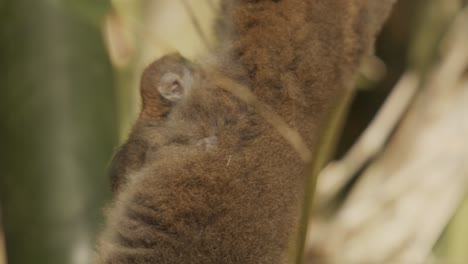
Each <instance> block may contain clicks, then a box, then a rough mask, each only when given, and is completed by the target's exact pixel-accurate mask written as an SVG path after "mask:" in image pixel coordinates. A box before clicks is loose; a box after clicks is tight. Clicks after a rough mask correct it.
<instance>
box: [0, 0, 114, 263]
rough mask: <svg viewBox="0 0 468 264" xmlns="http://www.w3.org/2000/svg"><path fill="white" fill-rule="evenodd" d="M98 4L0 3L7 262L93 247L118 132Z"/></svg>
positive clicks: (0, 195)
mask: <svg viewBox="0 0 468 264" xmlns="http://www.w3.org/2000/svg"><path fill="white" fill-rule="evenodd" d="M65 2H66V3H67V4H64V3H65ZM88 3H89V4H88ZM103 3H105V1H99V4H91V1H86V2H83V1H81V2H80V1H46V0H36V1H30V0H2V1H0V12H1V13H0V51H1V55H2V56H1V59H0V72H1V73H0V76H1V78H0V87H1V90H0V92H1V94H2V95H1V96H0V120H1V129H0V131H1V132H0V133H1V139H2V146H1V148H0V168H1V171H0V177H1V178H0V200H1V205H2V206H1V207H2V208H1V209H2V218H3V225H4V232H5V241H6V248H7V260H8V263H9V264H29V263H31V264H42V263H44V264H55V263H57V264H66V263H77V264H78V263H80V264H81V263H89V259H90V256H91V255H92V250H93V247H94V242H93V238H94V236H95V233H96V230H97V227H98V225H99V223H100V215H101V208H102V206H103V201H104V199H105V198H106V197H108V195H109V191H107V190H108V187H107V186H108V183H107V178H106V173H105V171H106V165H107V163H108V161H109V159H110V156H111V152H112V148H113V146H114V144H115V142H116V138H117V129H116V124H115V123H116V122H115V121H116V120H115V117H114V112H115V109H114V107H115V104H114V101H115V98H114V97H115V96H114V91H113V86H112V79H113V77H112V69H111V67H110V63H109V62H108V58H107V56H106V52H105V49H104V45H103V43H102V36H101V33H100V29H99V26H98V24H97V22H98V21H99V19H100V17H101V15H102V13H103V11H105V10H106V8H107V5H106V4H103ZM85 14H86V15H85ZM103 190H105V191H103Z"/></svg>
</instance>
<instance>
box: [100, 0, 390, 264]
mask: <svg viewBox="0 0 468 264" xmlns="http://www.w3.org/2000/svg"><path fill="white" fill-rule="evenodd" d="M392 2H393V1H392V0H384V1H379V4H375V0H366V1H364V0H327V1H320V0H277V1H273V0H256V1H255V0H250V1H247V0H233V1H224V2H223V4H222V10H223V12H224V13H223V14H222V16H221V17H223V20H221V21H220V23H219V28H220V29H222V31H223V32H225V33H224V37H223V38H222V39H221V42H220V43H221V45H220V48H219V50H218V51H217V52H216V53H215V54H214V56H215V58H217V62H216V63H215V64H214V65H198V66H193V67H191V68H190V71H191V74H193V77H194V82H193V89H192V91H191V92H190V93H189V94H187V95H186V98H184V100H183V102H180V103H177V104H175V105H167V104H165V103H166V102H164V100H161V98H160V95H159V94H158V93H157V92H156V91H157V90H154V89H149V90H146V87H150V86H146V85H145V83H146V82H145V81H144V80H145V78H147V76H146V75H144V77H143V81H142V97H143V100H144V104H143V109H142V114H141V115H140V117H139V119H138V121H137V123H136V125H135V127H134V129H133V132H132V133H131V135H130V138H129V140H128V142H127V143H126V144H125V145H124V147H123V148H122V151H121V152H119V155H117V158H116V171H117V172H119V173H117V175H118V176H117V177H116V178H117V180H116V181H115V182H118V183H117V184H116V186H117V188H118V189H119V191H118V192H117V195H116V198H115V201H114V204H113V206H112V208H111V209H110V211H109V215H108V226H107V229H106V231H105V232H104V234H103V235H102V237H101V239H100V243H99V248H98V260H97V262H98V263H101V264H104V263H105V264H110V263H112V264H129V263H138V264H150V263H152V264H154V263H160V264H163V263H164V264H168V263H174V264H175V263H194V264H195V263H208V264H209V263H226V264H234V263H238V264H240V263H242V264H250V263H251V264H262V263H264V264H275V263H277V264H279V263H286V260H287V253H288V249H289V247H290V245H291V243H290V242H291V241H292V239H293V238H294V236H295V231H296V229H297V220H298V217H299V215H300V212H299V209H300V205H301V200H302V198H303V188H304V182H305V177H306V175H305V173H306V166H305V164H304V163H303V162H302V161H301V159H300V158H299V156H298V155H297V153H296V152H295V151H294V149H293V148H292V147H291V146H290V145H289V144H288V143H287V141H286V140H284V138H282V137H281V136H280V135H279V133H278V132H277V131H275V130H274V129H273V128H272V127H271V126H270V124H269V123H268V122H267V121H266V120H265V119H264V118H262V117H261V116H260V115H259V114H258V113H257V112H256V111H255V110H254V109H253V108H252V107H251V106H250V105H248V104H247V103H245V102H243V101H241V100H239V99H238V98H236V97H235V96H234V95H233V94H231V93H229V92H228V91H226V89H223V87H222V86H223V85H226V84H223V82H220V81H219V80H216V75H214V74H213V67H216V69H217V70H216V71H220V72H222V73H223V74H224V75H225V76H227V77H229V78H232V79H233V80H235V81H237V82H240V83H242V84H244V85H246V86H247V87H249V88H250V89H251V90H252V91H253V92H254V94H255V95H256V96H257V97H258V98H259V99H260V100H261V101H263V102H265V103H266V104H268V105H269V106H270V107H271V108H272V109H274V111H276V112H277V113H278V114H280V115H281V117H282V118H283V119H284V120H285V121H286V122H287V123H288V124H289V126H291V127H292V128H294V129H296V130H298V131H299V132H300V133H301V135H302V137H303V138H305V141H306V142H307V144H308V146H309V147H310V148H312V149H313V147H314V146H315V144H316V140H317V135H318V132H319V129H320V128H321V124H322V122H323V120H324V118H325V116H326V114H327V111H328V110H329V109H330V107H331V106H332V103H333V101H334V99H335V97H337V96H339V95H340V93H341V92H342V91H343V90H344V89H345V88H346V87H347V85H349V83H350V82H351V81H352V78H353V77H354V75H355V74H356V70H357V68H358V66H359V63H360V61H361V60H362V58H363V57H364V56H365V55H366V54H367V53H368V52H369V51H370V47H371V45H372V43H373V40H374V35H375V34H376V31H377V30H378V28H379V27H380V24H381V23H382V22H383V19H382V18H384V17H386V16H387V13H388V10H389V7H390V5H391V3H392ZM378 11H379V13H376V12H378ZM226 21H227V22H226ZM226 32H227V33H226ZM168 61H169V62H170V63H169V64H171V61H173V62H174V57H171V56H169V57H165V58H163V59H162V60H160V61H157V62H156V63H155V64H154V65H156V67H154V68H151V66H150V68H151V69H152V70H151V71H150V72H151V73H150V74H149V78H150V80H158V78H160V76H161V75H160V74H161V72H162V71H166V70H168V69H169V70H171V71H175V72H177V71H178V70H177V69H178V67H177V65H179V66H180V65H184V64H185V63H186V62H184V61H182V60H177V59H176V60H175V63H174V64H172V65H173V66H174V65H175V68H171V67H169V66H167V62H168ZM179 73H180V72H179ZM145 76H146V77H145ZM149 83H154V82H153V81H150V82H149ZM212 137H215V138H216V139H217V141H216V143H215V144H214V147H212V148H206V147H203V146H201V145H200V144H198V142H200V140H204V139H206V138H212ZM121 183H125V184H124V185H122V184H121Z"/></svg>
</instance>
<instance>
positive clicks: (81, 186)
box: [0, 0, 468, 264]
mask: <svg viewBox="0 0 468 264" xmlns="http://www.w3.org/2000/svg"><path fill="white" fill-rule="evenodd" d="M467 2H468V1H466V0H407V1H403V0H400V1H399V2H398V3H397V5H396V6H395V8H394V12H393V15H392V17H391V18H390V20H389V21H388V23H387V25H386V27H385V28H384V30H383V31H382V33H381V35H380V37H379V40H378V42H377V46H376V57H374V58H371V59H369V60H368V61H367V62H366V63H365V65H363V68H362V70H361V73H362V74H361V77H360V79H359V81H358V83H357V84H356V89H355V90H354V91H352V92H350V93H349V94H348V95H347V96H346V97H344V98H341V100H340V104H339V105H338V106H337V108H336V111H335V113H334V115H333V116H332V117H331V118H330V126H329V129H328V130H327V131H326V133H325V135H324V140H323V142H324V143H323V145H324V146H322V148H321V152H320V153H319V156H318V157H317V159H318V160H320V162H318V165H317V166H318V167H320V168H322V167H325V165H326V164H328V161H330V160H335V161H334V162H332V163H329V165H328V166H326V167H325V169H324V170H323V171H322V173H321V174H320V176H318V175H312V176H311V179H314V177H316V176H318V177H319V178H318V182H317V184H316V185H315V181H314V180H312V181H311V187H310V190H309V191H310V192H311V194H312V192H313V191H314V189H315V187H317V190H316V192H315V198H316V199H315V200H314V202H313V203H312V202H311V207H312V208H311V209H310V211H311V212H310V219H309V220H310V224H309V233H306V232H305V230H304V240H305V241H307V244H306V246H305V249H304V250H305V252H306V255H305V256H306V258H305V259H303V258H298V263H300V262H307V263H315V262H313V261H317V259H320V260H321V261H324V262H332V263H333V262H334V261H340V262H335V263H454V264H457V263H460V264H462V263H468V250H467V248H466V245H468V202H467V201H465V202H463V200H464V197H465V194H466V193H467V188H466V187H468V168H467V167H466V166H462V165H463V164H464V163H467V162H468V146H467V145H466V144H465V143H464V141H466V139H464V137H463V135H464V134H463V132H466V131H467V130H465V129H466V126H465V124H466V123H467V119H468V110H467V109H466V107H465V108H463V107H460V108H457V109H455V110H452V109H451V108H450V109H451V110H450V111H448V110H447V111H445V110H444V109H448V108H447V105H448V106H454V105H458V104H461V103H460V102H459V101H458V99H459V98H466V96H465V95H466V94H467V91H468V82H467V79H468V55H467V53H468V37H467V36H466V35H467V34H468V30H466V28H468V19H463V17H468V15H467V13H468V12H467V11H466V9H467V8H466V6H467V4H468V3H467ZM216 11H217V1H216V0H203V1H194V0H176V1H174V0H138V1H135V0H112V1H110V0H108V1H105V0H103V1H93V0H62V1H59V0H36V1H29V0H0V54H1V56H0V87H1V88H0V94H1V96H0V124H1V126H0V136H1V137H0V138H1V139H2V146H1V148H0V168H1V169H0V212H1V222H0V264H6V263H7V262H8V264H29V263H31V264H42V263H43V264H84V263H89V262H90V259H91V258H92V254H93V247H94V240H95V237H96V234H97V233H98V232H99V230H100V228H101V227H102V210H103V208H104V205H105V204H106V202H108V201H109V199H110V191H109V183H108V177H107V166H108V163H109V161H110V159H111V156H112V153H113V150H114V149H115V148H116V147H117V146H118V143H119V142H121V141H122V140H124V139H125V137H126V135H127V133H128V131H129V128H130V127H131V125H132V122H133V120H134V118H135V116H136V114H137V113H138V110H139V95H138V83H139V77H140V73H141V71H142V69H143V68H144V66H145V65H147V64H149V62H151V61H152V60H154V59H156V58H157V57H159V56H161V55H163V54H165V53H167V52H171V51H179V52H181V53H182V54H183V55H184V56H186V57H188V58H192V59H196V58H197V57H198V56H199V55H201V54H203V53H204V52H206V51H207V50H209V49H210V47H211V46H212V45H213V41H214V36H213V32H212V30H211V25H212V23H213V20H214V18H215V15H216ZM456 21H462V22H459V23H458V24H462V25H463V26H462V28H464V31H463V30H462V31H460V30H458V28H460V26H457V25H456ZM451 32H452V33H451ZM451 51H452V52H451ZM455 51H457V52H458V53H455V54H454V55H453V53H454V52H455ZM446 65H449V66H446ZM444 67H445V68H444ZM444 69H448V70H445V71H444ZM447 72H448V74H447ZM444 74H445V75H444ZM450 74H452V75H450ZM457 74H458V75H457ZM408 76H412V77H411V78H413V79H411V80H416V81H414V82H411V81H405V82H404V83H403V84H402V80H408V79H405V78H406V77H408ZM447 76H448V77H447ZM403 77H405V78H403ZM431 84H432V85H431ZM397 87H403V88H400V89H397ZM441 87H442V88H441ZM436 88H439V90H437V89H436ZM441 89H442V90H441ZM397 90H398V91H400V92H399V93H397V94H396V92H397ZM428 91H429V92H428ZM441 91H442V92H441ZM444 91H450V92H444ZM395 94H396V95H395ZM447 94H448V95H447ZM391 95H394V96H393V97H392V96H391ZM391 98H396V99H393V100H390V99H391ZM420 98H423V99H420ZM463 102H466V101H463ZM444 107H445V108H444ZM382 109H389V110H386V111H387V112H385V113H390V114H386V115H385V114H381V113H382ZM428 109H430V110H431V111H435V110H434V109H436V110H438V109H439V110H440V109H442V110H440V111H438V112H437V115H430V116H428V115H427V114H421V113H423V112H424V111H426V110H428ZM443 110H444V111H443ZM379 113H380V115H379ZM413 113H419V114H413ZM424 113H425V112H424ZM431 113H432V112H431ZM411 118H412V119H411ZM448 118H451V119H453V120H454V122H451V123H444V122H442V121H443V120H446V119H448ZM408 119H410V121H407V120H408ZM382 120H383V121H382ZM392 120H393V122H392ZM415 120H416V121H415ZM438 120H442V121H441V122H440V123H439V122H438ZM382 124H383V125H382ZM408 124H410V125H408ZM439 126H441V127H443V128H445V130H447V131H452V132H453V133H448V132H444V133H442V132H437V131H438V130H437V128H438V127H439ZM373 127H377V132H374V134H376V133H377V135H379V138H381V139H380V140H377V143H375V141H371V143H372V142H373V145H372V144H371V146H373V147H371V148H370V149H369V147H368V145H366V144H364V145H365V146H366V147H362V146H363V143H362V141H364V143H366V142H369V140H367V141H366V139H368V138H369V136H366V135H368V134H372V133H370V132H367V133H366V131H369V130H371V129H372V128H373ZM379 129H380V130H379ZM374 130H375V129H374ZM372 131H373V130H372ZM372 131H371V132H372ZM405 131H411V133H410V132H405ZM428 131H429V132H428ZM431 131H434V132H433V134H431V133H432V132H431ZM456 131H459V132H460V133H458V134H457V133H455V132H456ZM361 135H362V136H361ZM426 135H432V137H431V139H430V140H429V141H428V142H429V143H430V144H429V143H427V142H426V143H424V144H423V145H424V146H427V147H426V148H424V149H418V148H415V149H413V148H412V144H411V143H413V142H415V141H416V139H415V138H424V137H426ZM447 135H449V136H447ZM465 135H466V134H465ZM362 138H364V140H363V139H362ZM399 138H400V139H401V138H403V139H404V140H400V141H399V140H398V139H399ZM402 142H403V143H402ZM408 142H409V143H408ZM452 145H453V146H459V148H455V147H452V148H450V149H448V150H447V149H445V148H443V147H445V146H452ZM353 149H354V151H353ZM356 149H357V150H358V151H356ZM407 152H411V153H413V156H408V155H406V154H405V153H407ZM356 153H357V154H356ZM388 153H390V154H388ZM428 153H429V154H434V153H435V154H438V153H440V155H443V157H448V159H442V158H441V156H437V155H435V156H430V157H431V159H430V161H431V162H429V163H427V162H426V163H423V166H422V168H419V167H418V169H415V171H413V172H412V173H410V174H411V175H417V177H413V178H411V177H406V176H405V177H403V176H401V175H400V177H397V176H395V175H399V174H398V173H400V172H401V171H405V168H407V167H411V166H413V165H414V164H415V163H417V161H418V160H424V158H425V157H426V156H427V155H428ZM388 156H392V157H393V156H395V157H398V159H395V158H393V159H390V158H387V159H386V157H388ZM414 157H417V158H414ZM389 160H390V161H389ZM346 162H348V163H349V162H351V163H352V164H355V166H354V167H353V166H351V167H349V166H344V165H347V164H348V163H346ZM376 163H377V165H375V166H374V164H376ZM343 164H344V165H343ZM382 164H383V165H382ZM340 166H341V167H340ZM343 166H344V167H343ZM382 167H383V168H384V169H382ZM420 167H421V166H420ZM337 168H339V169H340V168H341V169H343V168H344V169H343V170H344V171H345V173H343V172H340V171H339V169H337ZM376 168H377V169H376ZM445 168H452V169H445ZM369 170H371V172H369ZM376 170H384V171H385V173H386V174H385V175H381V176H379V177H380V178H379V177H377V176H375V175H376V172H375V171H376ZM318 171H319V170H317V173H318ZM337 171H338V172H337ZM431 172H433V173H431ZM330 175H331V176H330ZM403 175H406V174H403ZM376 177H377V178H376ZM382 177H384V178H385V179H400V180H399V181H398V184H399V185H397V187H398V188H396V189H398V190H400V191H399V192H396V194H394V193H392V194H393V196H391V199H390V198H388V199H390V200H391V204H392V205H391V206H388V203H389V201H382V203H381V204H379V202H376V204H374V205H373V206H374V207H378V208H380V209H379V210H374V211H373V213H369V209H368V207H369V206H367V204H366V206H363V205H362V203H358V202H353V201H356V198H355V197H361V200H359V199H357V200H359V201H365V202H367V203H368V201H369V200H374V199H373V197H376V196H375V195H376V194H374V193H372V192H371V193H370V194H369V190H371V191H374V192H375V191H379V190H386V189H385V186H386V185H387V184H388V183H389V182H388V181H383V180H375V179H381V178H382ZM392 177H393V178H392ZM367 178H370V179H374V180H370V181H367V180H365V179H367ZM321 179H323V180H321ZM329 179H331V180H329ZM334 179H337V180H336V181H334ZM363 179H364V180H363ZM431 179H436V183H437V184H435V185H436V186H437V188H436V189H431V190H430V191H429V192H421V191H420V189H418V188H417V187H419V186H422V185H424V184H423V183H425V182H428V181H431ZM362 182H364V183H365V182H371V183H372V184H362ZM390 183H392V182H390ZM453 185H456V186H457V187H458V188H454V187H453ZM330 186H331V187H330ZM392 186H393V185H392ZM401 186H403V187H401ZM392 190H393V189H392ZM366 193H367V195H365V194H366ZM415 194H420V196H418V197H419V198H418V199H419V200H421V201H424V203H416V207H411V208H412V209H415V208H416V209H418V210H419V209H421V210H420V211H418V210H416V211H418V214H417V215H414V214H413V215H411V217H406V218H403V219H405V220H401V219H400V218H396V219H395V221H392V223H395V222H397V220H398V219H400V220H401V221H398V224H397V225H394V226H390V227H389V226H388V225H387V224H388V223H385V221H382V218H384V219H393V218H392V217H393V216H397V215H399V214H398V213H395V210H396V209H395V208H399V207H398V206H399V205H408V204H410V203H411V204H412V200H408V199H406V198H407V197H408V195H415ZM451 194H453V195H451ZM444 197H453V199H449V200H447V201H446V200H444V199H443V198H444ZM376 200H377V201H379V200H378V199H376ZM440 201H444V203H442V202H440ZM363 208H364V209H363ZM347 211H353V212H355V214H358V215H359V216H360V218H359V217H358V220H356V219H355V218H352V220H353V221H355V222H354V223H353V224H350V221H351V220H349V219H350V218H346V217H345V216H346V212H347ZM371 211H372V210H371ZM410 211H411V210H410ZM356 212H357V213H356ZM401 215H403V216H405V215H406V216H407V215H410V214H408V213H402V214H401ZM343 219H344V220H343ZM378 219H380V220H378ZM435 220H437V221H435ZM370 221H371V223H373V224H372V225H367V224H368V223H369V222H370ZM426 222H427V223H431V224H430V225H427V226H428V227H424V228H422V227H421V226H422V224H421V223H426ZM325 223H326V224H325ZM330 223H331V224H330ZM343 223H344V224H343ZM363 225H364V226H365V228H363V227H362V226H363ZM356 227H359V228H356ZM363 230H364V231H367V233H366V232H364V231H363ZM381 230H390V231H391V232H389V233H382V232H380V231H381ZM364 233H365V235H362V234H364ZM306 234H307V236H306ZM395 234H399V235H395ZM395 236H396V237H397V238H395ZM337 237H338V238H343V237H346V241H344V240H343V241H341V240H340V239H338V240H340V241H338V242H337V241H336V240H334V239H335V238H337ZM421 241H422V242H421ZM408 243H411V244H412V245H416V246H418V250H413V251H411V252H410V253H411V254H410V253H408V252H406V251H408V250H407V249H408V248H410V247H408V246H407V245H408ZM376 244H378V245H382V246H381V247H380V248H374V247H375V245H376ZM350 245H360V246H361V248H359V247H358V246H350ZM347 248H348V249H347ZM427 248H429V250H426V249H427ZM332 249H333V250H332ZM346 249H347V251H346ZM405 249H406V251H405ZM337 250H338V251H339V250H342V251H341V252H338V253H337V252H336V251H337ZM345 251H346V252H345ZM348 251H351V253H349V252H348ZM343 252H344V253H343ZM372 252H374V255H375V254H376V253H375V252H377V253H378V254H379V257H378V258H376V257H375V256H373V254H372ZM402 252H405V254H403V253H402ZM337 255H341V257H343V256H345V259H339V258H337ZM356 255H357V256H356ZM408 255H411V257H410V258H408ZM405 256H406V257H405ZM348 257H349V258H348ZM400 257H401V259H400ZM403 259H404V260H405V261H407V260H408V259H410V260H413V261H412V262H403Z"/></svg>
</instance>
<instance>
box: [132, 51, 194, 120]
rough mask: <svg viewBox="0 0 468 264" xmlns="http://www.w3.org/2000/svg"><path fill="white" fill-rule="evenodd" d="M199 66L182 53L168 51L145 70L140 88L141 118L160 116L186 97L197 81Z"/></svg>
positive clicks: (156, 118) (158, 117) (157, 118)
mask: <svg viewBox="0 0 468 264" xmlns="http://www.w3.org/2000/svg"><path fill="white" fill-rule="evenodd" d="M194 71H195V66H194V65H193V64H192V63H191V62H190V61H188V60H187V59H185V58H184V57H182V56H181V55H180V54H178V53H173V54H169V55H166V56H164V57H162V58H160V59H159V60H156V61H155V62H153V63H152V64H150V65H149V66H148V67H147V68H146V69H145V70H144V72H143V76H142V78H141V85H140V92H141V98H142V106H143V108H142V111H141V116H140V117H141V118H144V119H155V120H159V119H161V118H163V117H165V116H166V115H167V114H168V113H169V110H170V108H171V106H173V105H174V104H176V103H178V102H179V101H181V100H183V98H185V97H186V95H187V94H188V93H189V92H190V90H191V89H192V86H193V82H194Z"/></svg>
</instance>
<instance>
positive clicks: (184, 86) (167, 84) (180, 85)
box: [157, 64, 193, 103]
mask: <svg viewBox="0 0 468 264" xmlns="http://www.w3.org/2000/svg"><path fill="white" fill-rule="evenodd" d="M192 85H193V74H192V72H190V70H189V69H188V68H187V66H186V65H184V64H181V65H179V69H174V70H169V71H166V72H165V73H163V75H162V76H161V79H160V80H159V83H158V86H157V87H158V91H159V93H160V94H161V96H162V97H164V98H166V99H167V100H169V101H170V102H173V103H175V102H178V101H179V100H181V99H182V98H183V97H184V96H186V95H187V94H188V93H189V92H190V90H191V89H192Z"/></svg>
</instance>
